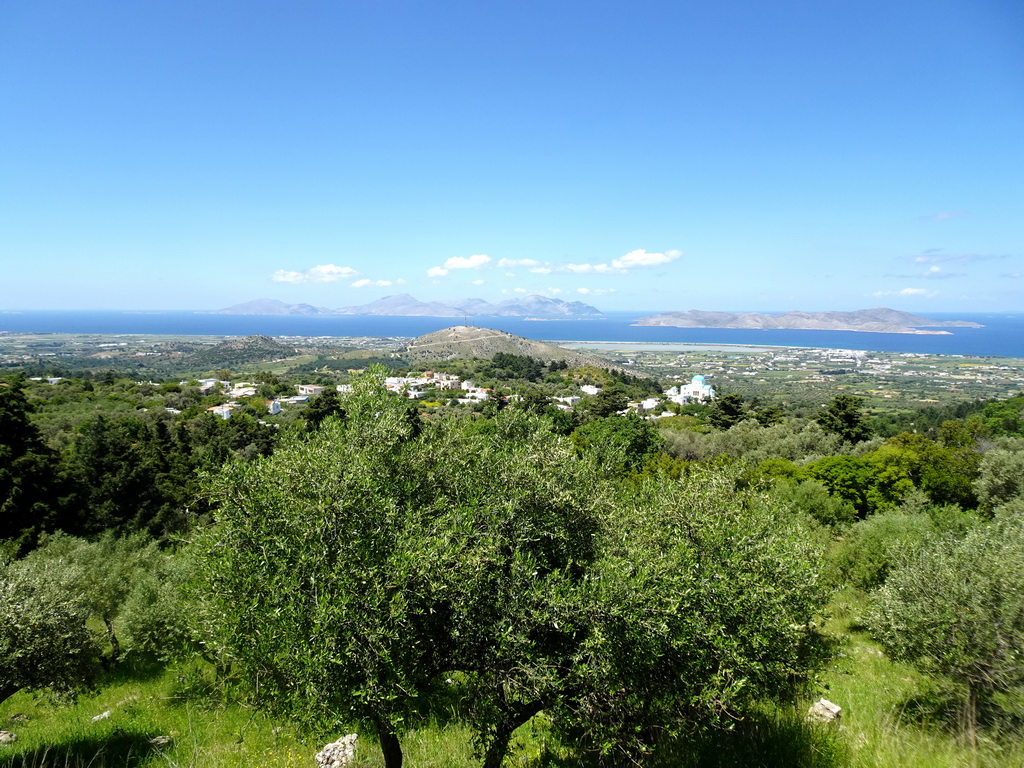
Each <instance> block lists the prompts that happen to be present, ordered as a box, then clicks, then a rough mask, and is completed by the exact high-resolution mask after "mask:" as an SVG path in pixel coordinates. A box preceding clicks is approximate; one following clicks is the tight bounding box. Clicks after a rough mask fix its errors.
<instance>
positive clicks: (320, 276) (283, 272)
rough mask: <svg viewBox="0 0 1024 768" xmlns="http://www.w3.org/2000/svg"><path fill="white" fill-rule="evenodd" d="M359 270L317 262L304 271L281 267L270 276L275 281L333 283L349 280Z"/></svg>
mask: <svg viewBox="0 0 1024 768" xmlns="http://www.w3.org/2000/svg"><path fill="white" fill-rule="evenodd" d="M358 274H359V272H357V271H356V270H354V269H352V268H351V267H339V266H337V265H336V264H317V265H316V266H315V267H310V268H309V269H307V270H304V271H302V272H292V271H289V270H287V269H279V270H277V271H276V272H274V274H273V275H271V276H270V279H271V280H273V281H274V282H275V283H333V282H337V281H338V280H348V279H350V278H353V277H355V276H356V275H358Z"/></svg>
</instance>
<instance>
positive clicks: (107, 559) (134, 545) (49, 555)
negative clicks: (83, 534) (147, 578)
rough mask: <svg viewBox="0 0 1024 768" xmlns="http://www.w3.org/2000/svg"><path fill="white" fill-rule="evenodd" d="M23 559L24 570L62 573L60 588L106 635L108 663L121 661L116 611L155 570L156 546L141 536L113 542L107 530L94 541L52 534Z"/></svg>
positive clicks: (136, 534)
mask: <svg viewBox="0 0 1024 768" xmlns="http://www.w3.org/2000/svg"><path fill="white" fill-rule="evenodd" d="M41 541H42V544H41V546H40V547H39V548H38V549H35V550H33V551H32V552H31V553H30V554H29V555H27V556H26V558H25V563H26V565H29V566H32V567H35V568H37V569H41V570H44V571H46V570H49V571H52V572H58V571H61V572H63V574H64V575H63V581H64V583H65V584H66V588H67V589H68V590H69V591H70V592H72V593H74V594H75V595H76V596H77V597H78V599H79V600H81V601H82V603H83V605H84V606H85V607H86V609H87V610H88V612H89V615H90V616H91V617H94V618H95V619H97V620H98V621H100V622H102V623H103V626H104V627H105V628H106V631H107V642H108V643H109V645H110V652H109V655H108V656H107V662H108V663H109V664H115V663H116V662H117V661H118V659H119V658H120V656H121V641H120V639H119V636H118V627H117V624H118V623H119V619H120V614H121V610H122V608H123V607H124V604H125V601H126V600H127V599H128V596H129V594H130V593H131V591H132V589H133V587H134V586H135V584H136V582H137V581H138V580H139V579H140V578H141V577H142V576H143V575H144V574H145V573H146V572H148V571H149V570H151V569H152V568H154V567H155V564H156V562H157V559H158V558H159V551H158V549H157V544H156V542H155V541H153V540H152V539H151V538H149V537H148V536H146V535H145V534H143V533H135V534H132V535H130V536H124V537H118V536H115V535H114V533H113V532H112V531H107V532H106V533H104V534H103V535H102V536H100V537H99V538H98V539H96V540H95V541H88V540H86V539H81V538H77V537H75V536H68V535H66V534H62V533H57V534H54V535H52V536H44V537H43V538H42V540H41Z"/></svg>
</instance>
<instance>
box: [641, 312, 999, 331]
mask: <svg viewBox="0 0 1024 768" xmlns="http://www.w3.org/2000/svg"><path fill="white" fill-rule="evenodd" d="M633 325H662V326H671V327H675V328H739V329H744V330H806V331H862V332H866V333H919V334H949V331H942V330H934V329H936V328H984V326H983V325H981V324H979V323H973V322H969V321H965V320H930V319H928V318H927V317H921V316H920V315H914V314H911V313H910V312H900V311H899V310H896V309H888V308H886V307H876V308H874V309H858V310H854V311H853V312H801V311H799V310H794V311H791V312H783V313H781V314H778V315H770V314H764V313H760V312H708V311H704V310H699V309H691V310H689V311H688V312H662V313H660V314H657V315H651V316H650V317H644V318H641V319H639V320H637V321H636V322H635V323H633Z"/></svg>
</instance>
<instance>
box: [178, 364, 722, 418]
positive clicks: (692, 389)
mask: <svg viewBox="0 0 1024 768" xmlns="http://www.w3.org/2000/svg"><path fill="white" fill-rule="evenodd" d="M189 383H190V382H188V381H182V382H181V385H182V386H184V385H187V384H189ZM198 386H199V390H200V392H202V393H203V394H204V395H210V394H222V395H224V396H225V397H226V398H227V402H224V403H220V404H217V405H212V406H210V407H208V408H207V409H206V410H207V411H209V412H210V413H212V414H213V415H215V416H218V417H220V418H222V419H229V418H231V415H232V413H234V412H235V411H236V410H238V409H239V408H241V407H243V406H244V405H245V404H246V403H247V402H252V400H251V399H252V398H255V397H257V394H258V385H257V384H256V383H255V382H249V381H240V382H234V383H232V382H230V381H225V380H222V379H200V380H199V381H198ZM384 386H385V387H386V388H387V389H388V391H390V392H393V393H395V394H396V395H399V396H401V397H406V398H409V399H410V400H421V399H424V398H426V397H427V396H428V395H430V396H431V397H437V395H438V394H439V393H442V392H445V393H448V394H450V397H447V398H442V399H441V400H440V402H444V403H446V404H452V403H453V402H454V403H456V404H458V405H476V404H479V403H483V402H485V401H487V400H490V399H492V398H494V397H503V398H506V399H508V398H515V397H516V395H496V394H495V393H494V392H493V390H492V389H491V388H489V387H479V386H477V385H476V384H475V383H474V382H473V381H471V380H462V379H460V378H459V377H458V376H455V375H454V374H450V373H444V372H440V371H423V373H421V374H420V375H417V376H388V377H387V378H385V379H384ZM295 389H296V394H295V395H292V396H290V397H281V398H275V399H271V400H265V401H264V402H263V405H264V407H265V408H266V410H267V412H268V413H269V414H270V415H271V416H274V415H277V414H279V413H281V410H282V408H283V407H285V406H292V405H299V404H303V403H306V402H308V401H309V399H310V398H312V397H316V396H317V395H319V394H321V393H323V392H324V391H325V390H327V389H328V387H326V386H323V385H320V384H297V385H296V387H295ZM336 389H337V391H338V392H339V393H342V394H344V393H347V392H351V391H352V385H351V384H338V385H336ZM578 390H579V394H575V393H574V394H569V395H562V396H557V397H552V398H551V404H552V405H553V406H555V407H556V408H559V409H561V410H564V411H571V410H572V409H573V408H575V407H576V406H577V405H578V404H579V402H580V400H582V399H583V397H585V396H594V395H597V394H598V393H600V392H601V387H598V386H595V385H591V384H582V385H580V386H579V387H578ZM714 397H715V389H714V387H712V386H711V385H710V384H708V383H707V382H706V380H705V378H704V376H701V375H696V376H694V377H692V378H691V379H690V381H689V382H686V383H682V382H681V383H679V384H675V385H673V386H671V387H669V388H668V389H666V390H665V392H664V395H663V396H662V397H648V398H646V399H644V400H641V401H635V402H630V403H628V405H627V407H626V409H625V411H624V412H634V413H637V414H641V415H647V416H649V417H651V418H658V417H661V416H671V415H672V412H671V411H670V410H669V409H668V408H669V407H668V404H669V403H675V404H677V405H686V404H688V403H702V402H708V401H710V400H712V399H714Z"/></svg>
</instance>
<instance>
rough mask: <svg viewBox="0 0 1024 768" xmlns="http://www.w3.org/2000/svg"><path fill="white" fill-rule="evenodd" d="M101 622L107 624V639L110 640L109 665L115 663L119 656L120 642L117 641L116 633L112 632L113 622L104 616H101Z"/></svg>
mask: <svg viewBox="0 0 1024 768" xmlns="http://www.w3.org/2000/svg"><path fill="white" fill-rule="evenodd" d="M103 623H104V624H106V625H107V639H108V640H110V662H109V663H110V666H111V667H112V666H114V665H115V664H117V660H118V659H120V658H121V643H120V642H118V639H117V635H116V634H115V633H114V622H113V621H111V620H110V619H109V618H107V617H106V616H104V617H103Z"/></svg>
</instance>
